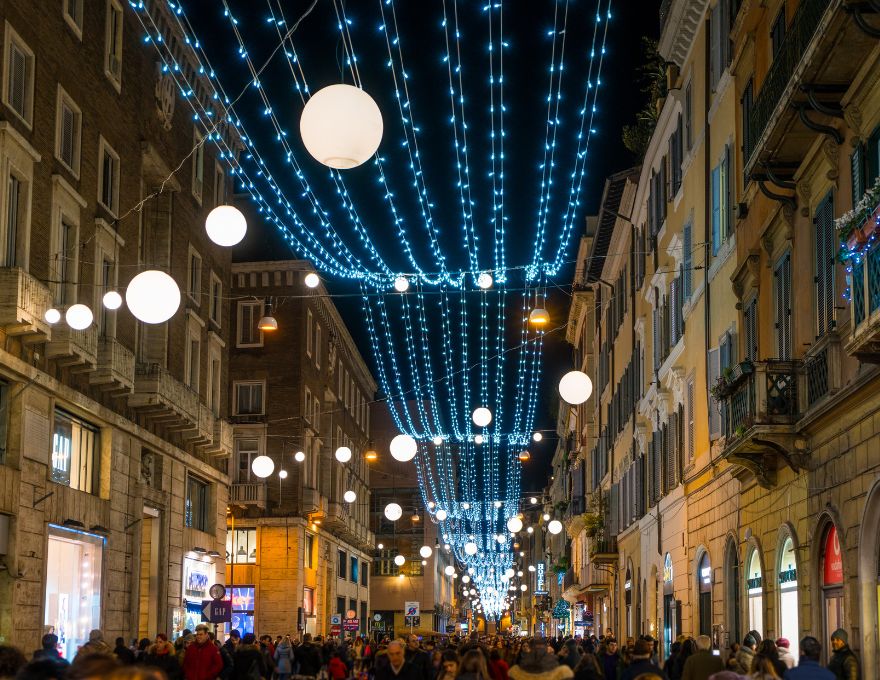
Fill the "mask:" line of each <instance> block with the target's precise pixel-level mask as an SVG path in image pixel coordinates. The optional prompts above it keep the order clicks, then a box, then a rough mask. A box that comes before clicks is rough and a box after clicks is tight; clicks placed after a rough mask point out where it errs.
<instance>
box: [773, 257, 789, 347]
mask: <svg viewBox="0 0 880 680" xmlns="http://www.w3.org/2000/svg"><path fill="white" fill-rule="evenodd" d="M773 279H774V283H775V288H776V290H775V291H774V292H775V295H774V301H775V303H776V304H775V307H776V308H775V310H774V314H775V317H776V318H775V321H774V327H775V329H776V356H777V358H779V359H783V360H787V359H790V358H791V253H786V254H785V255H784V256H783V258H782V259H781V260H780V261H779V263H778V264H777V265H776V269H775V271H774V272H773Z"/></svg>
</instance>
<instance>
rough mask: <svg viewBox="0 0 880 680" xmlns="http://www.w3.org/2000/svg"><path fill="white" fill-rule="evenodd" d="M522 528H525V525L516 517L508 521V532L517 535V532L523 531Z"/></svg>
mask: <svg viewBox="0 0 880 680" xmlns="http://www.w3.org/2000/svg"><path fill="white" fill-rule="evenodd" d="M522 528H523V523H522V520H521V519H520V518H519V517H516V516H515V515H514V516H513V517H511V518H510V519H509V520H507V530H508V531H509V532H510V533H512V534H515V533H516V532H517V531H522Z"/></svg>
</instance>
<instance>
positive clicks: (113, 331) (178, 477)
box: [0, 0, 234, 657]
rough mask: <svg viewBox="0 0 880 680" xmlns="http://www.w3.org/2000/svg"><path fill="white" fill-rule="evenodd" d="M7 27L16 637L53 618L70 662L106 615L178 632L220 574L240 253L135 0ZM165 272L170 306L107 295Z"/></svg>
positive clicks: (6, 510)
mask: <svg viewBox="0 0 880 680" xmlns="http://www.w3.org/2000/svg"><path fill="white" fill-rule="evenodd" d="M156 4H157V7H156V8H154V9H155V12H156V13H157V14H156V16H159V15H161V16H162V17H164V18H165V19H166V23H165V24H164V25H165V26H166V27H167V28H168V32H167V34H165V35H164V39H165V43H166V44H167V45H168V46H173V47H174V48H175V49H177V50H178V54H179V55H181V56H180V58H181V59H182V60H186V59H188V58H189V57H190V56H191V55H189V54H188V53H187V52H186V50H185V49H184V48H183V41H182V40H181V39H180V34H179V33H175V31H174V30H173V28H172V27H173V25H174V22H173V21H170V19H169V17H168V16H166V14H167V13H166V12H165V10H163V9H162V8H160V7H158V5H159V3H156ZM0 23H2V31H3V32H2V45H0V47H2V51H0V55H2V57H0V62H2V79H3V83H2V101H0V174H2V177H0V215H2V217H0V235H2V237H0V241H2V244H3V245H2V247H0V479H2V481H0V489H2V492H0V527H2V530H0V538H2V540H0V553H2V556H0V559H2V571H0V636H2V638H3V639H4V641H6V642H10V643H13V644H16V645H18V646H20V647H22V648H23V649H34V648H35V647H36V646H37V645H38V643H39V639H40V636H41V635H42V634H43V633H44V632H45V631H46V630H47V629H53V630H54V631H55V632H56V633H57V634H58V635H59V637H60V638H61V644H62V648H63V653H64V654H65V656H68V657H70V656H72V655H73V654H74V653H75V652H76V648H77V646H78V645H80V644H82V642H84V641H85V640H86V639H87V638H88V632H89V629H91V628H102V629H103V630H104V631H105V635H106V636H107V637H108V638H111V639H112V637H113V636H116V635H122V636H123V637H126V638H133V637H136V636H137V637H143V636H149V637H152V636H153V635H155V634H156V632H160V631H163V632H169V633H171V632H179V631H180V630H182V629H183V628H184V627H185V626H186V625H189V624H191V622H192V619H193V614H192V610H191V609H190V616H189V617H188V616H187V602H192V601H194V600H196V599H197V600H198V601H199V603H201V599H202V598H207V587H208V586H209V585H210V584H211V583H213V582H215V581H222V580H223V576H224V560H223V556H222V555H223V552H222V551H223V546H224V542H225V535H226V522H225V508H226V497H227V475H226V471H227V461H228V458H229V455H230V453H231V446H232V430H231V427H230V425H229V423H228V421H227V420H226V415H227V393H226V391H225V390H221V389H220V385H221V384H222V383H223V381H224V380H225V378H226V366H227V349H226V347H227V337H228V330H229V317H228V310H227V309H226V304H225V302H224V300H225V298H224V297H223V285H224V283H223V282H226V281H228V279H229V268H230V256H229V253H228V251H226V250H224V249H222V248H220V247H218V246H215V245H213V244H212V243H211V242H210V241H209V240H208V238H207V236H206V235H205V231H204V227H203V225H204V219H205V216H206V215H207V213H208V211H209V210H210V209H211V208H213V207H214V206H215V205H217V204H219V203H223V202H225V196H226V193H227V192H226V189H227V183H228V182H227V179H226V177H227V175H226V171H225V170H224V166H223V163H222V162H221V161H220V159H219V158H217V157H216V154H215V152H214V149H213V147H208V146H205V147H203V150H202V152H200V153H197V154H195V156H193V157H192V158H191V157H190V152H191V150H192V147H193V139H194V136H195V135H197V134H198V130H197V128H196V125H197V124H196V123H194V121H193V119H192V115H191V113H190V114H188V113H187V112H186V111H185V110H184V108H183V99H182V98H181V97H180V96H179V95H178V92H179V88H178V87H176V86H175V85H174V82H173V81H172V80H170V79H169V77H168V76H167V75H163V74H162V73H161V71H160V70H157V61H158V57H157V55H156V53H155V52H154V50H153V47H152V46H149V45H144V43H143V41H142V40H141V37H142V30H141V27H140V25H139V23H138V21H137V19H136V17H135V16H134V14H133V13H132V11H131V8H130V7H129V6H128V3H122V2H119V1H118V0H107V1H106V2H104V1H100V2H83V1H82V0H80V1H79V2H64V3H54V2H53V3H44V2H39V3H31V2H7V3H3V5H2V6H0ZM184 71H185V72H186V74H187V77H190V78H193V80H194V81H195V75H194V70H193V69H192V68H188V69H184ZM181 77H183V76H181ZM228 141H229V142H230V143H234V140H232V139H231V138H230V139H229V140H228ZM178 167H179V170H178V172H177V173H176V174H175V173H174V172H172V169H173V168H178ZM206 177H210V178H211V179H205V178H206ZM153 194H155V195H153ZM142 201H143V202H142ZM172 218H173V228H172ZM149 268H156V269H161V270H164V271H166V272H168V273H169V274H170V275H171V276H172V277H173V278H174V279H175V281H176V282H177V283H178V285H179V287H180V289H181V291H182V297H183V299H184V302H183V304H182V305H181V307H180V308H179V309H178V311H177V312H176V314H174V316H173V317H172V318H171V319H170V320H169V321H167V322H165V323H162V324H156V325H147V324H144V323H141V322H138V321H136V319H135V318H134V317H133V316H132V314H131V313H130V312H129V311H128V309H127V308H126V307H125V306H124V305H123V306H122V307H120V308H119V309H118V310H110V309H108V308H105V307H104V306H103V305H102V299H103V296H104V294H105V293H107V292H111V291H116V290H118V291H120V292H123V293H124V290H125V287H126V286H127V285H128V282H129V281H130V280H131V279H132V278H133V277H134V276H135V275H136V274H137V273H139V272H140V271H143V270H145V269H149ZM75 303H80V304H84V305H87V306H88V307H89V308H90V310H92V312H93V316H94V318H93V321H92V322H91V323H90V324H89V325H88V326H87V327H86V328H85V329H84V330H74V329H73V328H72V327H71V326H69V325H68V324H67V323H66V322H65V320H64V315H65V313H66V310H67V309H68V308H70V307H71V306H72V305H73V304H75ZM50 308H55V309H58V310H59V311H60V313H61V317H62V318H61V320H60V321H58V322H56V323H54V324H50V323H49V322H47V320H46V318H47V317H46V312H47V310H49V309H50ZM190 627H191V625H190Z"/></svg>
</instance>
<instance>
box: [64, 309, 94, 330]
mask: <svg viewBox="0 0 880 680" xmlns="http://www.w3.org/2000/svg"><path fill="white" fill-rule="evenodd" d="M94 319H95V316H94V314H92V310H91V309H89V308H88V307H86V306H85V305H83V304H75V305H71V306H70V307H68V308H67V312H66V313H65V314H64V320H65V321H66V322H67V325H68V326H70V327H71V328H73V329H74V330H77V331H82V330H85V329H86V328H88V327H89V326H91V325H92V321H94Z"/></svg>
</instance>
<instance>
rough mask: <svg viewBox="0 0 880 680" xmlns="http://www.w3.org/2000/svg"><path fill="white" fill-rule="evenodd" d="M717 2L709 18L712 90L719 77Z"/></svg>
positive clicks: (719, 27) (718, 19)
mask: <svg viewBox="0 0 880 680" xmlns="http://www.w3.org/2000/svg"><path fill="white" fill-rule="evenodd" d="M722 4H723V3H722V2H719V3H717V4H716V5H715V7H714V8H713V10H712V16H711V17H710V18H709V41H710V43H711V50H712V52H711V54H710V57H709V74H710V80H711V83H710V84H711V86H712V91H713V92H714V91H715V86H716V85H717V84H718V80H719V79H720V78H721V5H722Z"/></svg>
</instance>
